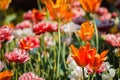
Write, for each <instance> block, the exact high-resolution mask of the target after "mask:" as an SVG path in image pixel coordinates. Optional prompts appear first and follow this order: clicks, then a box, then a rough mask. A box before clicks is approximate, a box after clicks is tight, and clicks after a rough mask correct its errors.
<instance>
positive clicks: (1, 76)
mask: <svg viewBox="0 0 120 80" xmlns="http://www.w3.org/2000/svg"><path fill="white" fill-rule="evenodd" d="M12 76H13V73H12V72H11V71H3V72H0V80H11V77H12Z"/></svg>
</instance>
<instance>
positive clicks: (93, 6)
mask: <svg viewBox="0 0 120 80" xmlns="http://www.w3.org/2000/svg"><path fill="white" fill-rule="evenodd" d="M79 1H80V3H81V5H82V7H83V9H84V10H85V11H86V12H91V13H94V12H95V11H96V10H98V8H99V7H100V4H101V2H102V0H92V1H91V0H79Z"/></svg>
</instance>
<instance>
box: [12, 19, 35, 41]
mask: <svg viewBox="0 0 120 80" xmlns="http://www.w3.org/2000/svg"><path fill="white" fill-rule="evenodd" d="M12 34H13V35H14V36H15V37H16V38H19V39H20V38H22V37H24V36H33V35H35V34H34V33H33V29H32V24H31V23H30V21H27V20H25V21H23V22H21V23H19V24H17V25H16V28H15V29H14V30H13V32H12Z"/></svg>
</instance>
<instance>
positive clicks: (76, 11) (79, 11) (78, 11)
mask: <svg viewBox="0 0 120 80" xmlns="http://www.w3.org/2000/svg"><path fill="white" fill-rule="evenodd" d="M71 11H72V12H73V19H74V18H77V17H80V16H85V14H86V13H85V11H84V10H83V9H82V8H81V7H76V8H72V9H71Z"/></svg>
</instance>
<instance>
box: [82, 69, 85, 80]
mask: <svg viewBox="0 0 120 80" xmlns="http://www.w3.org/2000/svg"><path fill="white" fill-rule="evenodd" d="M82 72H83V80H85V71H84V67H83V68H82Z"/></svg>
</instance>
